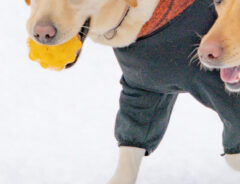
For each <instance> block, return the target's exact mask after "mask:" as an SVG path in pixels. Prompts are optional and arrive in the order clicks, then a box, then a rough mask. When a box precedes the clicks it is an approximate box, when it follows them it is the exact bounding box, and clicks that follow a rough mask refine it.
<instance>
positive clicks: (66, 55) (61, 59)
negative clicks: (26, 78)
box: [28, 36, 82, 71]
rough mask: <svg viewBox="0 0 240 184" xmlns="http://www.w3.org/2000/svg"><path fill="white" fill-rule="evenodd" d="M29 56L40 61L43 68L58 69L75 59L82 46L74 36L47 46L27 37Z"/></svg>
mask: <svg viewBox="0 0 240 184" xmlns="http://www.w3.org/2000/svg"><path fill="white" fill-rule="evenodd" d="M28 46H29V58H30V59H31V60H32V61H36V62H38V63H40V65H41V66H42V67H43V68H45V69H46V68H50V69H54V70H57V71H60V70H62V69H64V68H65V66H66V65H68V64H71V63H73V62H75V61H76V59H77V57H78V54H79V50H80V49H81V47H82V42H81V41H80V40H79V38H78V37H77V36H76V37H74V38H73V39H72V40H69V41H67V42H66V43H63V44H61V45H56V46H47V45H40V44H38V43H36V42H35V41H33V40H32V39H31V38H29V39H28Z"/></svg>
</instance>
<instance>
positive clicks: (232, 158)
mask: <svg viewBox="0 0 240 184" xmlns="http://www.w3.org/2000/svg"><path fill="white" fill-rule="evenodd" d="M225 159H226V161H227V163H228V165H229V166H230V167H231V168H233V169H234V170H236V171H240V153H239V154H232V155H229V154H227V155H225Z"/></svg>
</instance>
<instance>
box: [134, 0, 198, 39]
mask: <svg viewBox="0 0 240 184" xmlns="http://www.w3.org/2000/svg"><path fill="white" fill-rule="evenodd" d="M194 1H195V0H160V1H159V3H158V5H157V8H156V9H155V11H154V13H153V16H152V18H151V19H150V20H149V21H148V22H147V23H146V24H145V25H144V26H143V27H142V29H141V31H140V33H139V35H138V38H139V37H142V36H146V35H148V34H150V33H152V32H154V31H155V30H157V29H159V28H160V27H162V26H164V25H165V24H166V23H168V22H169V21H171V20H172V19H173V18H175V17H176V16H178V15H179V14H181V13H182V12H183V11H184V10H185V9H186V8H187V7H189V6H190V5H191V4H192V3H193V2H194Z"/></svg>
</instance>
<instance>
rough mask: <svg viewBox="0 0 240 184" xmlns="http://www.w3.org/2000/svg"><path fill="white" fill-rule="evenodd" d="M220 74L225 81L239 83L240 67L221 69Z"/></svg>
mask: <svg viewBox="0 0 240 184" xmlns="http://www.w3.org/2000/svg"><path fill="white" fill-rule="evenodd" d="M220 74H221V79H222V81H223V82H227V83H237V82H239V81H240V78H239V74H240V67H233V68H225V69H221V70H220Z"/></svg>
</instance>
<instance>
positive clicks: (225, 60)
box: [198, 0, 240, 92]
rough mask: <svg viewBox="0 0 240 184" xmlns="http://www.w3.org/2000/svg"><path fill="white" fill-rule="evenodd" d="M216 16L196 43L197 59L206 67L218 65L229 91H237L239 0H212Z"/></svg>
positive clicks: (239, 80)
mask: <svg viewBox="0 0 240 184" xmlns="http://www.w3.org/2000/svg"><path fill="white" fill-rule="evenodd" d="M215 6H216V10H217V13H218V19H217V21H216V23H215V24H214V25H213V27H212V28H211V30H210V31H209V33H208V34H207V35H205V36H204V37H203V39H202V42H201V44H200V48H199V50H198V55H199V58H200V60H201V63H202V64H203V65H204V66H206V67H207V68H210V69H220V74H221V79H222V80H223V82H225V86H226V89H227V90H228V91H230V92H240V55H239V48H240V45H239V41H240V36H239V35H238V32H239V29H240V23H239V21H238V19H237V18H238V17H239V13H238V12H239V8H240V2H239V1H236V0H219V1H215Z"/></svg>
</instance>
